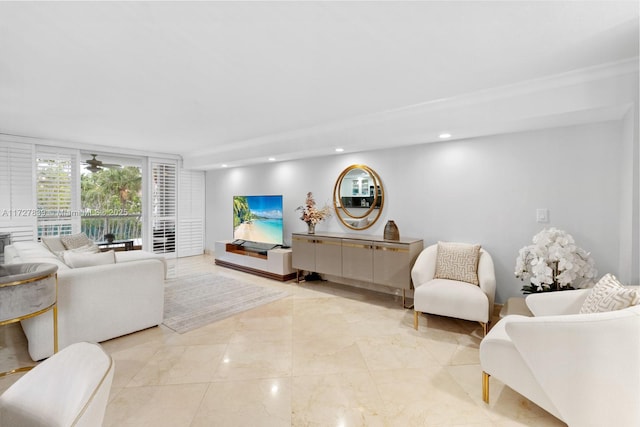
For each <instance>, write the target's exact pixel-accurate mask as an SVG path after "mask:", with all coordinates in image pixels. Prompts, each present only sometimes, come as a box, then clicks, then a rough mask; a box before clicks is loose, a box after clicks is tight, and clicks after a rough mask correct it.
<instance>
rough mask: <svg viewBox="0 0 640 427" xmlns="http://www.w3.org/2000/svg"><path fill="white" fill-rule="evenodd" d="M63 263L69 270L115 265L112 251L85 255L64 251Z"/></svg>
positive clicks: (84, 253) (114, 256) (83, 253)
mask: <svg viewBox="0 0 640 427" xmlns="http://www.w3.org/2000/svg"><path fill="white" fill-rule="evenodd" d="M64 262H65V264H67V265H68V266H69V267H71V268H82V267H93V266H94V265H105V264H115V263H116V255H115V252H114V251H107V252H99V253H97V254H94V253H86V252H73V251H66V252H65V253H64Z"/></svg>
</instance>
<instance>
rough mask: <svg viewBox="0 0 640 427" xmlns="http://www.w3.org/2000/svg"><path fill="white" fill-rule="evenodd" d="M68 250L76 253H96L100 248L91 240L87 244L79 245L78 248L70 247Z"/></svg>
mask: <svg viewBox="0 0 640 427" xmlns="http://www.w3.org/2000/svg"><path fill="white" fill-rule="evenodd" d="M70 251H71V252H77V253H87V254H97V253H98V252H100V248H99V247H98V245H96V244H95V243H93V242H91V243H89V244H87V245H84V246H80V247H79V248H74V249H70ZM65 252H66V251H65Z"/></svg>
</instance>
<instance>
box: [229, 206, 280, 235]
mask: <svg viewBox="0 0 640 427" xmlns="http://www.w3.org/2000/svg"><path fill="white" fill-rule="evenodd" d="M283 235H284V232H283V228H282V196H281V195H280V196H234V197H233V238H234V240H238V239H241V240H245V241H249V242H258V243H272V244H274V245H281V244H282V243H283Z"/></svg>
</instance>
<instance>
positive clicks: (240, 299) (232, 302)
mask: <svg viewBox="0 0 640 427" xmlns="http://www.w3.org/2000/svg"><path fill="white" fill-rule="evenodd" d="M287 295H288V293H287V292H285V291H279V290H274V289H269V288H266V287H262V286H256V285H251V284H249V283H243V282H241V281H238V280H235V279H231V278H228V277H224V276H220V275H216V274H211V273H203V274H198V275H191V276H184V277H178V278H176V279H169V280H167V281H166V282H165V291H164V321H163V322H162V323H163V324H164V325H165V326H167V327H168V328H170V329H173V330H174V331H176V332H178V333H180V334H183V333H185V332H188V331H191V330H194V329H197V328H200V327H202V326H205V325H208V324H209V323H212V322H215V321H218V320H221V319H224V318H227V317H229V316H232V315H234V314H237V313H240V312H243V311H246V310H249V309H252V308H254V307H258V306H260V305H263V304H266V303H269V302H272V301H276V300H278V299H280V298H284V297H286V296H287Z"/></svg>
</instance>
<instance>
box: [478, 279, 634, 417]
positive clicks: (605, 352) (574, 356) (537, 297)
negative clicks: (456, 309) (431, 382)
mask: <svg viewBox="0 0 640 427" xmlns="http://www.w3.org/2000/svg"><path fill="white" fill-rule="evenodd" d="M589 292H590V290H589V289H580V290H573V291H562V292H550V293H542V294H532V295H529V296H528V297H527V298H526V303H527V306H528V307H529V309H530V310H531V312H532V313H533V314H534V316H535V317H526V316H518V315H511V316H507V317H505V318H503V319H502V320H500V321H499V322H498V323H496V325H494V327H493V328H492V329H491V331H490V332H489V333H488V335H487V336H486V337H485V338H484V339H483V341H482V343H481V344H480V365H481V367H482V370H483V375H482V377H483V381H482V394H483V399H484V401H485V402H487V403H488V402H489V376H493V377H495V378H497V379H498V380H500V381H501V382H503V383H504V384H506V385H507V386H509V387H510V388H511V389H513V390H515V391H516V392H518V393H520V394H521V395H523V396H524V397H526V398H528V399H529V400H531V401H532V402H534V403H535V404H537V405H538V406H540V407H542V408H543V409H545V410H546V411H548V412H550V413H551V414H553V415H554V416H556V417H557V418H559V419H560V420H562V421H564V422H565V423H567V424H568V425H569V426H576V427H589V426H594V427H596V426H597V427H601V426H638V425H640V400H639V396H640V306H632V307H629V308H625V309H622V310H617V311H610V312H605V313H592V314H578V313H579V311H580V308H581V307H582V303H583V302H584V300H585V298H586V297H587V295H588V294H589Z"/></svg>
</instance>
